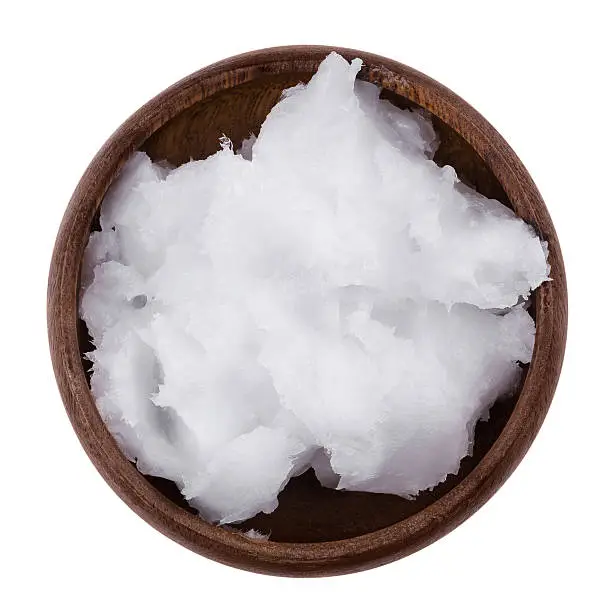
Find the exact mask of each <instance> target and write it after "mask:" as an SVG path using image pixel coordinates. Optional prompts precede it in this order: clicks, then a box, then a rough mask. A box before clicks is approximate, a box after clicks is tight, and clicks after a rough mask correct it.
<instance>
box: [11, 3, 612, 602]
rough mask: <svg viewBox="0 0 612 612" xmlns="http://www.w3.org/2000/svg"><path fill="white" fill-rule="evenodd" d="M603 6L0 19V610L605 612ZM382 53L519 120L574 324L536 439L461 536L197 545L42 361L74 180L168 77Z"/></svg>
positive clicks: (76, 12)
mask: <svg viewBox="0 0 612 612" xmlns="http://www.w3.org/2000/svg"><path fill="white" fill-rule="evenodd" d="M606 4H607V3H606V2H604V1H601V2H595V1H588V0H586V1H583V2H578V3H572V4H571V5H569V4H566V3H564V2H545V1H542V2H538V1H537V0H531V1H530V2H520V1H516V0H515V1H514V2H504V3H501V2H491V1H488V2H460V1H452V2H442V1H440V0H437V1H436V2H428V1H427V0H421V1H420V2H418V3H417V2H409V1H407V0H402V1H400V2H389V1H387V0H378V1H377V2H368V3H348V2H334V1H333V0H325V1H319V0H309V1H308V2H305V3H296V2H271V1H265V0H261V1H253V0H251V1H249V2H243V1H239V0H225V1H224V2H205V1H204V0H202V1H200V2H193V3H188V2H181V1H178V0H173V1H171V2H164V3H155V2H131V1H129V0H122V1H121V2H111V1H108V0H107V1H105V2H102V1H100V2H86V1H81V2H72V3H70V2H61V1H55V2H42V1H41V2H21V3H16V2H13V3H11V5H10V6H8V5H7V6H5V7H4V8H3V9H2V15H1V16H0V29H1V32H0V47H1V49H0V51H1V52H0V65H1V68H2V72H1V81H0V82H1V84H2V86H3V93H2V96H1V97H0V106H1V110H2V113H1V115H0V116H1V118H2V124H1V127H0V156H1V158H0V162H1V163H0V176H1V177H2V178H1V181H2V186H1V187H0V198H1V201H2V216H1V217H0V223H1V224H2V230H1V237H0V248H1V249H2V253H1V257H0V265H1V266H2V270H1V276H0V278H1V280H2V284H1V285H0V287H1V292H2V293H1V296H2V298H1V300H0V308H1V309H2V310H1V318H0V321H1V326H2V327H1V330H2V333H1V336H0V359H1V363H0V365H1V369H0V371H1V372H2V377H1V379H2V393H1V397H2V414H3V416H2V420H1V421H0V422H1V424H2V429H1V433H0V436H1V437H0V453H1V463H0V469H1V470H2V472H1V473H2V486H1V487H0V530H1V532H0V533H1V538H0V559H1V561H2V568H1V569H0V609H2V610H6V612H13V611H20V610H62V611H67V612H68V611H72V610H84V611H85V610H86V611H88V612H89V611H96V610H119V611H122V610H139V611H140V610H142V611H145V610H176V611H178V610H181V609H191V610H199V609H202V610H203V609H206V608H210V607H213V606H214V607H215V608H217V609H222V610H229V611H233V610H241V609H249V610H255V611H259V610H266V611H271V610H272V611H276V610H281V609H285V608H288V609H291V610H295V611H301V610H312V609H314V608H315V607H316V608H317V609H321V610H348V611H352V610H369V609H373V608H374V609H377V610H384V609H385V608H387V607H392V606H393V607H394V608H397V609H406V610H410V609H427V610H445V609H452V610H470V611H479V610H483V611H484V610H487V611H488V610H495V611H496V612H498V611H500V610H502V611H503V610H515V609H519V610H528V611H529V610H541V609H542V610H559V609H566V608H567V609H579V610H588V611H589V612H590V611H593V610H611V609H612V603H611V595H610V591H609V586H608V585H607V584H606V580H607V579H609V576H610V565H611V563H610V552H609V550H610V546H611V545H612V541H611V540H612V538H611V529H610V521H611V519H612V516H611V515H612V512H611V510H612V508H611V504H610V494H609V487H610V484H611V481H612V476H611V474H612V470H611V469H610V465H611V453H610V450H609V449H610V443H609V438H610V431H611V426H612V418H611V407H612V406H611V401H610V393H609V381H610V379H612V373H611V372H610V344H611V340H612V334H611V331H610V330H611V326H610V316H609V314H608V310H609V300H608V298H609V297H610V291H609V287H610V280H609V276H610V274H609V270H610V263H612V261H611V257H610V242H611V234H610V231H611V225H610V222H611V221H612V214H611V212H610V209H611V205H612V201H611V200H612V198H611V196H610V179H611V178H612V156H611V151H612V149H611V146H612V129H611V122H610V110H611V108H612V104H611V100H610V93H611V85H610V79H611V71H610V58H611V57H612V43H611V40H610V39H611V35H610V32H609V26H610V23H611V22H610V19H609V17H607V16H606V15H605V13H604V10H605V7H606ZM317 43H318V44H330V45H339V46H347V47H354V48H358V49H364V50H367V51H371V52H374V53H378V54H381V55H384V56H387V57H390V58H394V59H396V60H399V61H401V62H404V63H406V64H409V65H411V66H413V67H415V68H417V69H419V70H421V71H423V72H425V73H426V74H428V75H430V76H432V77H434V78H435V79H437V80H439V81H441V82H442V83H444V84H445V85H447V86H449V87H450V88H451V89H453V90H454V91H455V92H457V93H458V94H459V95H461V96H462V97H464V98H465V99H466V100H467V101H468V102H470V103H471V104H472V105H473V106H475V107H476V108H477V109H478V110H479V111H480V112H481V113H482V114H483V115H484V116H485V117H487V118H488V119H489V121H491V122H492V123H493V125H495V126H496V127H497V128H498V130H499V131H500V132H501V133H502V134H503V135H504V136H505V137H506V139H507V140H508V141H509V142H510V144H511V145H512V146H513V147H514V149H515V150H516V151H517V153H518V155H519V157H521V159H522V160H523V162H524V163H525V165H526V166H527V168H528V169H529V171H530V172H531V174H532V176H533V178H534V179H535V181H536V183H537V185H538V186H539V188H540V190H541V192H542V194H543V196H544V199H545V201H546V202H547V204H548V207H549V209H550V212H551V215H552V217H553V220H554V223H555V225H556V228H557V231H558V234H559V237H560V240H561V245H562V248H563V252H564V255H565V261H566V266H567V273H568V283H569V295H570V330H569V339H568V347H567V354H566V360H565V365H564V370H563V374H562V377H561V382H560V384H559V387H558V390H557V394H556V396H555V399H554V402H553V405H552V408H551V411H550V413H549V416H548V418H547V420H546V422H545V424H544V427H543V429H542V430H541V433H540V435H539V436H538V438H537V440H536V442H535V443H534V445H533V447H532V449H531V451H530V452H529V454H528V456H527V457H526V459H525V460H524V461H523V463H522V464H521V465H520V467H519V468H518V469H517V471H516V472H515V474H514V475H513V476H512V477H511V478H510V480H509V481H508V482H507V483H506V485H505V486H504V487H503V488H502V490H501V491H500V492H499V493H497V494H496V495H495V497H494V498H493V499H492V500H491V501H490V502H489V503H488V504H487V505H486V506H485V507H484V508H483V509H482V510H481V511H479V512H478V513H477V514H476V515H475V516H474V517H472V518H471V519H470V520H469V521H468V522H467V523H465V524H464V525H463V526H461V527H460V528H458V529H457V530H456V531H454V532H453V533H452V534H450V535H449V536H447V537H445V538H443V539H442V540H441V541H439V542H437V543H436V544H434V545H432V546H430V547H429V548H427V549H426V550H423V551H421V552H419V553H417V554H416V555H413V556H412V557H409V558H407V559H404V560H402V561H398V562H396V563H393V564H391V565H388V566H385V567H382V568H379V569H376V570H371V571H369V572H366V573H362V574H354V575H350V576H345V577H339V578H329V579H310V580H296V579H280V578H270V577H264V576H258V575H254V574H249V573H246V572H241V571H238V570H235V569H232V568H228V567H224V566H222V565H219V564H216V563H213V562H211V561H208V560H206V559H203V558H200V557H198V556H196V555H195V554H193V553H191V552H189V551H187V550H185V549H183V548H181V547H180V546H179V545H177V544H175V543H173V542H171V541H170V540H168V539H166V538H165V537H164V536H162V535H160V534H158V533H157V532H156V531H155V530H153V529H152V528H151V527H149V526H148V525H147V524H145V523H144V522H143V521H142V520H141V519H139V518H138V517H137V516H136V515H135V514H133V513H132V512H131V511H130V510H129V509H128V508H127V506H125V505H124V504H123V502H121V501H120V500H119V499H118V498H117V497H116V496H115V494H114V493H112V491H111V490H110V489H109V488H108V486H107V485H106V484H105V483H104V481H103V480H102V478H101V477H100V476H99V475H98V474H97V472H96V471H95V469H94V468H93V467H92V465H91V464H90V463H89V461H88V459H87V458H86V456H85V454H84V452H83V451H82V450H81V448H80V446H79V443H78V441H77V438H76V436H75V435H74V433H73V432H72V430H71V428H70V425H69V422H68V419H67V418H66V416H65V413H64V410H63V406H62V402H61V400H60V397H59V394H58V392H57V389H56V386H55V381H54V378H53V374H52V371H51V365H50V360H49V357H48V348H47V339H46V321H45V294H46V282H47V272H48V264H49V259H50V255H51V250H52V246H53V241H54V238H55V233H56V230H57V227H58V225H59V222H60V219H61V217H62V214H63V211H64V208H65V206H66V204H67V202H68V200H69V198H70V195H71V192H72V190H73V188H74V187H75V185H76V183H77V182H78V179H79V177H80V175H81V174H82V172H83V171H84V169H85V167H86V165H87V164H88V162H89V160H90V159H91V158H92V156H93V155H94V154H95V152H96V150H97V149H98V148H99V147H100V146H101V145H102V143H103V142H104V140H105V139H106V138H107V137H108V136H109V135H110V134H111V132H112V131H113V130H114V129H115V128H116V127H117V126H118V125H119V124H120V123H121V122H122V121H123V120H124V119H126V118H127V117H128V116H129V115H130V114H131V113H132V112H133V111H134V110H136V109H137V108H138V107H139V106H140V105H141V104H143V103H144V102H146V101H147V100H148V99H149V98H151V97H152V96H153V95H155V94H156V93H158V92H159V91H161V90H162V89H164V88H165V87H166V86H168V85H170V84H171V83H173V82H174V81H176V80H178V79H179V78H181V77H183V76H185V75H187V74H189V73H190V72H192V71H194V70H196V69H198V68H200V67H202V66H205V65H207V64H210V63H212V62H214V61H216V60H220V59H222V58H224V57H228V56H230V55H233V54H236V53H239V52H243V51H248V50H252V49H256V48H261V47H267V46H274V45H280V44H317Z"/></svg>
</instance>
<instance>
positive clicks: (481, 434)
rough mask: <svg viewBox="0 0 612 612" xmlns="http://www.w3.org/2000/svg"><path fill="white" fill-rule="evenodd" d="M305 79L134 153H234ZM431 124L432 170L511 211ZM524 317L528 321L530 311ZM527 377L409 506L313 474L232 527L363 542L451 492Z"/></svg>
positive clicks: (283, 79) (171, 129)
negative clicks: (449, 169) (443, 170)
mask: <svg viewBox="0 0 612 612" xmlns="http://www.w3.org/2000/svg"><path fill="white" fill-rule="evenodd" d="M310 76H311V74H310V73H293V74H291V75H289V74H281V75H273V74H268V75H266V74H264V75H259V76H258V78H257V79H255V80H253V81H249V82H247V83H244V84H242V85H237V86H235V87H232V88H230V89H226V90H223V91H221V92H219V93H217V94H215V95H213V96H211V97H209V98H207V99H206V100H204V101H203V102H200V103H197V104H194V105H193V106H191V107H189V108H188V109H186V110H184V111H183V112H181V113H179V114H178V115H177V116H176V117H174V118H173V119H171V120H170V121H168V122H167V123H166V124H165V125H163V126H162V127H161V128H160V129H159V130H157V131H156V132H155V133H154V134H153V135H152V136H150V137H149V139H148V140H146V141H145V143H144V144H143V146H142V147H141V150H143V151H145V152H146V153H148V154H149V155H150V157H151V158H152V159H153V160H154V161H161V160H167V161H169V162H170V163H172V164H173V165H180V164H182V163H185V162H187V161H189V160H191V159H203V158H205V157H207V156H208V155H211V154H212V153H214V152H215V151H217V150H218V147H219V137H221V136H222V135H226V136H228V137H229V138H230V139H231V140H232V142H233V143H235V145H236V146H239V145H240V143H241V142H242V140H243V139H245V138H248V137H249V136H250V134H251V133H254V134H257V133H258V132H259V128H260V126H261V124H262V122H263V120H264V119H265V117H266V115H267V114H268V112H269V111H270V109H271V108H272V106H274V104H275V103H276V102H277V101H278V99H279V97H280V95H281V93H282V91H283V90H284V89H286V88H287V87H291V86H293V85H296V84H297V83H298V82H299V81H308V79H309V78H310ZM361 76H364V75H361ZM382 96H383V97H384V98H386V99H388V100H390V101H391V102H392V103H393V104H395V105H396V106H398V107H400V108H407V107H410V108H418V107H416V105H414V104H413V103H411V102H409V101H408V100H407V99H406V98H403V97H402V96H399V95H397V94H395V93H393V92H390V91H387V90H383V92H382ZM433 123H434V127H435V129H436V131H437V133H438V136H439V138H440V145H439V148H438V150H437V152H436V155H435V157H434V160H435V161H436V163H438V164H439V165H442V166H443V165H446V164H450V165H452V166H453V167H454V168H455V170H456V171H457V174H458V175H459V177H460V179H461V180H462V181H464V182H465V183H467V184H468V185H471V186H472V187H474V188H475V189H476V190H477V191H479V192H480V193H481V194H483V195H485V196H487V197H489V198H496V199H497V200H499V201H500V202H503V203H504V204H506V205H507V206H510V203H509V199H508V197H507V195H506V193H505V192H504V190H503V188H502V187H501V185H500V183H499V182H498V180H497V179H496V178H495V176H494V175H493V173H492V172H491V170H490V169H489V168H488V167H487V166H486V165H485V163H484V161H483V160H482V158H481V157H480V156H479V155H478V154H477V153H476V152H475V151H474V149H473V148H472V147H471V146H470V145H469V144H468V143H467V142H466V141H465V139H463V138H462V137H461V136H460V135H459V134H458V133H457V132H455V131H454V130H453V129H452V128H450V127H449V126H448V125H446V124H445V123H444V122H442V121H441V120H440V119H438V118H436V117H434V118H433ZM96 229H99V221H98V215H96V217H95V218H94V221H93V223H92V231H93V230H96ZM529 311H530V314H531V316H532V317H533V318H534V319H535V314H536V313H535V308H533V307H532V308H530V310H529ZM78 337H79V348H80V350H81V354H82V355H83V354H84V353H85V352H87V351H90V350H92V349H93V348H94V347H93V345H92V344H91V339H90V337H89V334H88V332H87V327H86V325H85V323H84V322H83V321H79V326H78ZM82 363H83V368H84V370H85V373H86V376H87V380H88V381H89V379H90V372H89V370H90V367H91V362H90V361H89V360H87V359H86V358H85V357H83V358H82ZM527 369H528V368H527V367H525V368H523V377H522V381H521V383H520V385H519V388H518V390H517V392H516V394H515V395H514V396H513V397H512V398H506V399H504V400H500V401H498V402H497V403H496V404H495V405H494V406H493V407H492V408H491V411H490V415H489V419H488V420H486V421H484V420H482V421H480V422H478V424H477V426H476V433H475V441H474V448H473V453H472V455H471V456H469V457H466V458H465V459H464V460H463V461H462V462H461V466H460V470H459V472H458V474H457V475H450V476H448V477H447V478H446V480H445V481H444V482H443V483H440V484H439V485H438V486H436V487H435V488H434V489H433V490H431V491H424V492H422V493H420V494H419V495H418V496H417V497H416V498H415V499H412V500H406V499H403V498H401V497H397V496H395V495H384V494H376V493H360V492H353V491H335V490H332V489H326V488H324V487H322V486H321V485H320V484H319V482H318V480H317V479H316V477H315V475H314V472H313V470H308V471H307V472H306V473H304V474H303V475H301V476H299V477H297V478H293V479H291V480H290V481H289V483H288V485H287V486H286V488H285V489H284V490H283V491H282V492H281V494H280V495H279V506H278V508H277V509H276V510H275V511H274V512H273V513H272V514H263V513H260V514H258V515H257V516H255V517H253V518H251V519H249V520H247V521H245V522H244V523H242V524H241V525H237V527H239V528H240V529H245V530H246V529H256V530H258V531H260V532H262V533H265V534H270V540H272V541H276V542H294V543H298V542H301V543H307V542H326V541H334V540H343V539H347V538H351V537H355V536H359V535H364V534H366V533H370V532H372V531H376V530H378V529H381V528H383V527H387V526H389V525H392V524H394V523H396V522H398V521H401V520H403V519H405V518H407V517H409V516H411V515H413V514H415V513H416V512H419V511H420V510H422V509H423V508H425V507H426V506H428V505H430V504H431V503H432V502H434V501H435V500H437V499H439V498H441V497H442V496H443V495H444V494H445V493H447V492H448V491H450V490H451V489H452V488H453V487H454V486H456V485H457V483H459V482H460V481H461V480H462V479H463V478H465V477H466V476H467V475H468V474H469V473H470V472H471V471H472V470H473V469H474V467H475V466H476V465H477V464H478V462H479V461H480V460H481V459H482V457H484V455H485V454H486V453H487V451H488V450H489V449H490V448H491V446H492V445H493V443H494V442H495V440H496V439H497V438H498V437H499V435H500V434H501V432H502V430H503V428H504V426H505V424H506V423H507V421H508V419H509V417H510V415H511V413H512V410H513V408H514V406H515V403H516V398H517V397H518V395H519V393H520V389H521V388H522V386H523V382H524V380H525V376H526V373H527ZM146 478H147V480H149V482H151V483H152V484H153V485H154V486H155V487H156V489H157V490H158V491H160V492H161V493H162V494H163V495H165V496H166V497H167V498H168V499H170V500H171V501H172V502H174V503H175V504H176V505H177V506H180V507H182V508H184V509H185V510H186V511H188V512H191V513H195V510H193V509H192V508H191V507H190V506H189V505H188V504H187V503H186V501H185V500H184V499H183V497H182V496H181V494H180V493H179V490H178V488H177V487H176V485H175V484H174V483H173V482H170V481H168V480H165V479H163V478H155V477H149V476H147V477H146Z"/></svg>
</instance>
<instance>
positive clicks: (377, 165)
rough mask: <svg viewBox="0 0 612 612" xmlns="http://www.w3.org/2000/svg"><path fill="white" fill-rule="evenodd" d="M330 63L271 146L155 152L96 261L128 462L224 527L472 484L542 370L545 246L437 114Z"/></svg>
mask: <svg viewBox="0 0 612 612" xmlns="http://www.w3.org/2000/svg"><path fill="white" fill-rule="evenodd" d="M360 66H361V61H360V60H353V61H352V62H351V63H350V64H349V63H348V62H346V61H345V60H344V59H343V58H342V57H340V56H339V55H337V54H334V53H332V54H331V55H330V56H329V57H328V58H327V59H326V60H325V61H324V62H323V63H322V64H321V66H320V68H319V71H318V72H317V74H316V75H315V76H314V77H313V78H312V80H311V81H310V83H309V84H308V85H298V86H297V87H294V88H292V89H290V90H288V91H287V92H285V94H284V96H283V98H282V100H281V101H280V102H279V103H278V104H277V105H276V106H275V107H274V108H273V109H272V111H271V112H270V114H269V116H268V118H267V119H266V121H265V122H264V124H263V126H262V128H261V132H260V134H259V136H258V137H257V138H255V137H251V138H249V139H248V140H247V141H245V143H244V144H243V145H242V150H241V151H240V152H236V151H234V150H233V148H232V146H231V144H230V143H229V141H228V140H227V139H225V138H224V139H222V141H221V148H220V150H219V152H218V153H216V154H215V155H212V156H211V157H209V158H207V159H205V160H203V161H193V162H190V163H187V164H184V165H183V166H180V167H179V168H176V169H170V168H169V167H168V166H167V164H154V163H152V162H151V160H150V159H149V158H148V157H147V155H145V154H144V153H136V154H135V155H134V156H133V157H132V158H131V160H130V161H129V162H128V163H127V164H126V166H125V169H124V170H123V173H122V174H121V176H120V177H119V179H118V180H117V181H116V182H115V184H114V185H113V187H112V188H111V189H110V190H109V192H108V194H107V196H106V198H105V200H104V202H103V203H102V207H101V217H100V223H101V228H102V229H101V231H99V232H94V233H93V234H92V236H91V239H90V242H89V245H88V247H87V251H86V254H85V261H84V266H83V287H84V291H83V293H82V300H81V315H82V317H83V319H84V320H85V322H86V323H87V326H88V328H89V331H90V333H91V335H92V337H93V342H94V344H95V347H96V348H95V350H94V351H92V353H91V354H90V359H91V360H92V361H93V375H92V379H91V387H92V391H93V393H94V396H95V398H96V401H97V406H98V408H99V410H100V413H101V415H102V417H103V418H104V420H105V422H106V424H107V425H108V427H109V428H110V430H111V432H112V433H113V434H114V436H115V437H116V439H117V441H118V443H119V444H120V446H121V448H122V449H123V451H124V452H125V453H126V455H127V456H128V457H130V458H132V459H135V460H136V461H137V465H138V468H139V469H140V470H141V471H142V472H144V473H146V474H153V475H155V476H162V477H164V478H168V479H171V480H173V481H175V482H176V483H177V484H178V486H179V488H180V489H181V491H182V493H183V495H184V496H185V497H186V498H187V499H188V500H189V503H190V504H192V505H193V506H194V507H195V508H197V509H198V510H199V511H200V513H201V514H202V516H204V517H205V518H207V519H209V520H211V521H215V522H219V523H231V522H239V521H242V520H244V519H246V518H249V517H251V516H253V515H255V514H256V513H258V512H271V511H273V510H274V508H275V507H276V506H277V503H278V502H277V496H278V493H279V491H280V490H282V488H283V487H284V486H285V484H286V483H287V481H288V480H289V479H290V478H291V477H292V476H295V475H298V474H300V473H302V472H303V471H305V470H306V469H308V468H309V467H314V469H315V472H316V474H317V476H318V478H319V480H320V481H321V483H322V484H323V485H324V486H327V487H337V488H339V489H351V490H358V491H373V492H385V493H395V494H397V495H401V496H404V497H411V496H414V495H415V494H417V493H418V492H419V491H421V490H424V489H428V488H431V487H433V486H435V485H436V484H437V483H439V482H440V481H442V480H444V479H445V477H446V476H447V475H448V474H450V473H455V472H457V470H458V468H459V463H460V461H461V459H462V458H463V457H465V456H466V455H467V454H469V452H470V450H471V444H472V439H473V434H474V426H475V423H476V422H477V420H478V419H480V418H483V417H486V415H487V412H488V410H489V408H490V407H491V406H492V404H493V403H494V402H495V400H496V399H497V398H499V397H500V396H503V395H504V394H508V393H510V392H512V391H513V390H514V388H515V386H516V384H517V382H518V380H519V376H520V366H519V363H528V362H529V361H530V359H531V354H532V350H533V343H534V332H535V327H534V322H533V320H532V319H531V317H530V316H529V314H528V313H527V311H526V310H525V306H524V303H525V299H526V298H527V297H528V295H529V293H530V291H532V290H533V289H534V288H536V287H537V286H538V285H539V284H540V283H542V282H543V281H545V280H547V276H548V266H547V263H546V244H545V243H542V242H541V241H540V239H539V238H538V237H537V236H536V234H535V232H534V231H533V229H532V228H530V227H529V226H528V225H527V224H526V223H524V222H523V221H522V220H520V219H519V218H517V217H516V216H515V215H514V214H513V213H512V212H511V211H510V210H509V209H507V208H506V207H504V206H503V205H502V204H500V203H499V202H497V201H495V200H489V199H487V198H485V197H483V196H481V195H479V194H478V193H476V192H475V191H474V190H472V189H471V188H469V187H468V186H466V185H464V184H462V183H461V182H459V181H458V179H457V175H456V173H455V171H454V170H453V168H451V167H450V166H445V167H443V168H441V167H438V166H437V165H436V164H435V163H434V162H433V161H432V156H433V153H434V151H435V149H436V145H437V142H436V135H435V132H434V130H433V128H432V125H431V122H430V121H429V119H428V118H427V116H426V115H425V114H424V113H420V112H412V111H409V110H406V111H401V110H398V109H397V108H395V107H394V106H392V105H391V104H390V103H389V102H385V101H381V100H379V99H378V95H379V91H378V89H377V88H376V87H374V86H373V85H370V84H366V83H363V82H359V81H357V82H355V77H356V74H357V72H358V71H359V68H360Z"/></svg>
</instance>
